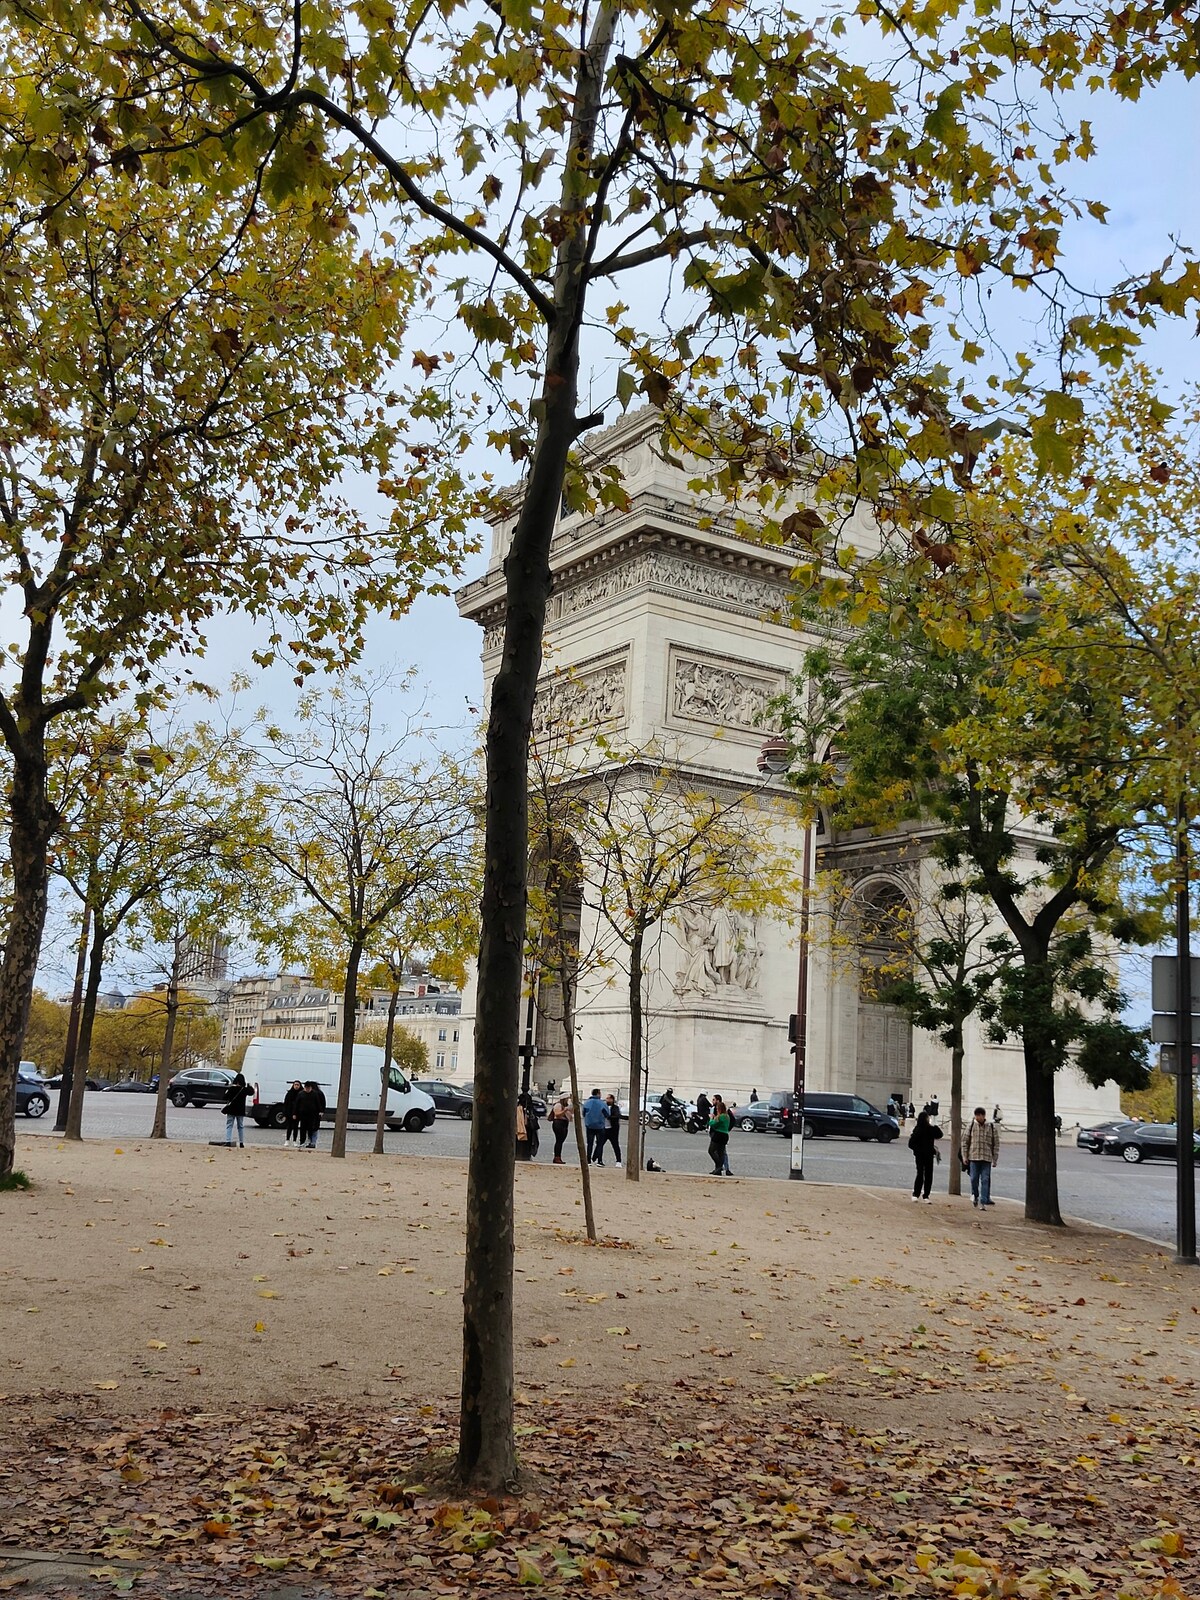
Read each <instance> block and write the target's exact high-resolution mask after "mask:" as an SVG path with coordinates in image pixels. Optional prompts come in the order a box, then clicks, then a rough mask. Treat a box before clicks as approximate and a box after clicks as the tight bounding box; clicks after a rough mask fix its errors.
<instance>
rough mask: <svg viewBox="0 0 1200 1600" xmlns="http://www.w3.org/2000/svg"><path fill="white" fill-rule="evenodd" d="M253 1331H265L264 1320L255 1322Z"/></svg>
mask: <svg viewBox="0 0 1200 1600" xmlns="http://www.w3.org/2000/svg"><path fill="white" fill-rule="evenodd" d="M254 1331H255V1333H266V1331H267V1325H266V1323H265V1322H256V1323H255V1324H254Z"/></svg>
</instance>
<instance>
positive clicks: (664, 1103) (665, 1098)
mask: <svg viewBox="0 0 1200 1600" xmlns="http://www.w3.org/2000/svg"><path fill="white" fill-rule="evenodd" d="M678 1105H679V1101H678V1100H676V1098H675V1091H674V1089H664V1090H663V1092H662V1099H661V1100H660V1101H659V1102H658V1114H659V1116H660V1117H661V1118H662V1119H663V1121H664V1122H666V1121H667V1119H668V1118H669V1117H670V1115H671V1112H672V1111H673V1110H674V1109H675V1107H676V1106H678ZM682 1109H683V1107H682V1106H680V1110H681V1111H682Z"/></svg>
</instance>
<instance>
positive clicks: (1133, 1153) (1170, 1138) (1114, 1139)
mask: <svg viewBox="0 0 1200 1600" xmlns="http://www.w3.org/2000/svg"><path fill="white" fill-rule="evenodd" d="M1178 1152H1179V1130H1178V1128H1176V1126H1175V1124H1174V1123H1173V1122H1138V1123H1134V1122H1127V1123H1125V1125H1124V1126H1123V1127H1120V1128H1118V1129H1117V1131H1116V1132H1115V1133H1112V1134H1110V1135H1109V1136H1108V1138H1107V1139H1105V1141H1104V1154H1105V1155H1106V1156H1120V1157H1121V1160H1122V1161H1128V1162H1129V1164H1130V1166H1136V1165H1137V1163H1138V1162H1139V1161H1151V1160H1159V1161H1174V1160H1175V1159H1176V1157H1177V1155H1178ZM1198 1153H1200V1141H1196V1142H1193V1145H1192V1156H1193V1159H1194V1158H1195V1157H1196V1155H1197V1154H1198Z"/></svg>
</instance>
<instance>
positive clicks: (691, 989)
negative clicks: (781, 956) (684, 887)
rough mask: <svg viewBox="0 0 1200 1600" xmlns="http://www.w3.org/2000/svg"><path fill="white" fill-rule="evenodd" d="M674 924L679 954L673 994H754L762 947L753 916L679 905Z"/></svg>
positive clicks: (715, 907) (719, 908)
mask: <svg viewBox="0 0 1200 1600" xmlns="http://www.w3.org/2000/svg"><path fill="white" fill-rule="evenodd" d="M678 924H679V938H680V943H681V944H682V945H683V954H682V958H681V960H680V964H679V971H678V974H677V976H676V981H675V993H676V994H677V995H679V996H680V997H683V996H684V995H689V994H692V995H713V994H716V993H717V992H718V991H719V990H723V989H737V990H741V992H742V993H744V994H753V993H755V992H756V991H757V989H758V983H759V968H760V966H761V963H762V956H763V947H762V943H761V941H760V940H759V937H758V921H757V919H756V918H755V917H744V916H741V915H739V914H738V913H737V912H736V911H730V910H729V909H728V908H727V907H726V906H724V905H721V904H719V903H718V904H715V905H714V904H709V903H708V902H704V901H701V902H697V903H696V904H695V905H688V906H681V907H680V909H679V913H678Z"/></svg>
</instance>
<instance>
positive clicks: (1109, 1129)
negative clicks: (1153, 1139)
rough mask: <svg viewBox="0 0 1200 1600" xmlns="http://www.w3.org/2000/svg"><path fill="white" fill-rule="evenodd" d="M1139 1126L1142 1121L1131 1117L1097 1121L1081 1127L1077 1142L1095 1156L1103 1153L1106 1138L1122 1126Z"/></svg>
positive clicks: (1076, 1137)
mask: <svg viewBox="0 0 1200 1600" xmlns="http://www.w3.org/2000/svg"><path fill="white" fill-rule="evenodd" d="M1138 1127H1141V1123H1139V1122H1134V1121H1131V1119H1130V1118H1129V1117H1116V1118H1114V1119H1113V1120H1112V1121H1111V1122H1097V1123H1095V1124H1094V1125H1093V1126H1092V1127H1090V1128H1080V1130H1079V1132H1078V1133H1077V1134H1076V1135H1075V1144H1076V1147H1077V1148H1078V1149H1080V1150H1090V1151H1091V1152H1092V1154H1093V1155H1094V1156H1098V1155H1103V1153H1104V1141H1105V1140H1106V1139H1108V1138H1110V1137H1111V1136H1112V1135H1113V1134H1114V1133H1116V1132H1118V1131H1119V1130H1120V1129H1121V1128H1138Z"/></svg>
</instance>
